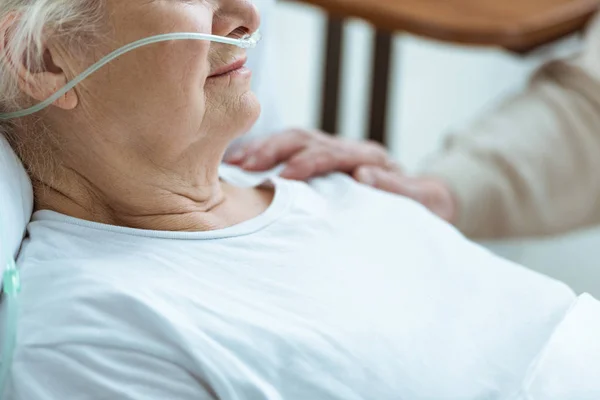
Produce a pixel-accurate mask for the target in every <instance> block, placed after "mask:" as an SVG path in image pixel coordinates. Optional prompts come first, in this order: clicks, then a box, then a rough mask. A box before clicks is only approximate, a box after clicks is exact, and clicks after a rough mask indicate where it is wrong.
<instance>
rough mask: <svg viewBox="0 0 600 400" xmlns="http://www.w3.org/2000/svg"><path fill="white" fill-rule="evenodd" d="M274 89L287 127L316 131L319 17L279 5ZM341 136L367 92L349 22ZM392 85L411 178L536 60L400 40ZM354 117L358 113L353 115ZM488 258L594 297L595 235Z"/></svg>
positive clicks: (360, 129)
mask: <svg viewBox="0 0 600 400" xmlns="http://www.w3.org/2000/svg"><path fill="white" fill-rule="evenodd" d="M276 18H277V24H278V35H279V37H278V41H279V44H278V46H279V49H278V51H279V60H280V61H281V65H280V74H279V77H278V79H279V85H280V87H281V90H282V92H283V93H286V95H287V96H286V106H285V107H284V109H283V113H284V116H283V117H284V119H285V121H286V123H288V124H289V125H297V126H304V127H317V126H318V122H319V121H318V118H319V109H320V98H321V96H320V94H321V92H320V89H321V87H320V84H321V69H322V65H323V60H322V53H323V42H324V37H323V32H324V28H325V17H324V15H323V14H322V13H321V12H320V11H319V10H317V9H315V8H312V7H308V6H305V5H302V4H298V3H280V4H279V6H278V12H277V14H276ZM346 31H347V35H348V36H347V38H348V40H347V41H346V46H345V63H344V64H345V68H346V69H345V70H344V77H343V79H344V84H343V87H344V90H343V97H342V103H343V113H342V116H341V121H340V124H341V125H340V126H341V131H342V132H341V133H342V134H343V135H345V136H347V137H353V138H359V137H362V136H363V135H364V131H365V129H364V128H365V125H366V117H367V115H366V111H367V110H366V109H367V104H368V98H367V96H366V94H367V93H368V91H369V82H370V80H369V79H370V70H369V68H370V67H369V66H370V59H371V58H370V56H371V52H372V49H371V46H370V41H371V38H372V35H373V32H372V30H371V28H370V27H369V26H368V25H367V24H364V23H362V22H360V21H351V22H350V23H349V24H348V26H347V28H346ZM394 48H395V58H394V65H393V68H394V71H395V79H394V82H393V83H392V87H393V90H392V101H391V104H390V108H391V109H393V110H394V111H395V112H393V113H390V115H393V116H394V117H393V118H392V120H391V121H390V124H389V132H388V134H389V137H390V142H391V148H392V152H393V154H394V156H395V157H396V158H397V159H398V160H399V161H400V162H401V163H402V164H403V165H404V166H405V167H406V168H407V169H408V170H413V169H415V168H416V167H417V166H418V165H419V163H421V162H423V160H424V159H425V158H426V156H427V155H428V154H431V153H432V152H434V151H435V150H436V149H437V148H438V146H439V145H440V143H441V139H442V138H443V136H444V135H445V134H448V133H449V132H451V131H452V129H453V128H455V127H457V126H459V125H461V124H465V123H467V122H468V121H469V120H471V119H473V118H474V117H476V115H477V114H479V113H480V112H482V111H484V110H485V109H488V108H490V107H492V106H493V104H494V102H496V101H498V99H500V98H501V97H502V96H505V95H507V94H509V93H511V92H513V91H516V90H519V89H520V88H522V87H523V85H524V83H525V82H526V81H527V78H528V76H529V74H530V73H531V71H532V70H533V69H534V68H535V66H536V65H538V64H539V63H540V62H541V58H540V57H529V58H527V59H523V58H519V57H514V56H512V55H509V54H507V53H504V52H501V51H498V50H491V49H473V48H466V47H457V46H450V45H446V44H441V43H436V42H431V41H426V40H423V39H418V38H415V37H410V36H407V35H403V36H402V37H397V38H396V39H395V43H394ZM361 111H362V112H361ZM488 245H489V247H491V248H492V249H493V250H495V251H497V252H498V253H500V254H502V255H504V256H506V257H508V258H511V259H513V260H515V261H517V262H519V263H522V264H524V265H527V266H529V267H531V268H533V269H536V270H539V271H542V272H544V273H547V274H549V275H551V276H554V277H557V278H559V279H561V280H564V281H565V282H567V283H568V284H570V285H571V286H572V287H573V288H574V289H575V290H577V291H580V292H581V291H588V292H592V293H594V294H595V295H597V296H600V263H596V262H595V260H596V259H600V230H598V231H596V232H591V233H585V234H577V235H575V236H571V237H567V238H559V239H555V240H551V241H537V242H522V243H494V244H488Z"/></svg>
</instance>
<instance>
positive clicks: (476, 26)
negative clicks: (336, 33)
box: [302, 0, 600, 51]
mask: <svg viewBox="0 0 600 400" xmlns="http://www.w3.org/2000/svg"><path fill="white" fill-rule="evenodd" d="M302 1H304V2H307V3H311V4H314V5H317V6H320V7H323V8H324V9H326V10H327V11H329V12H330V13H332V14H338V15H343V16H352V17H359V18H363V19H366V20H368V21H370V22H372V23H373V24H374V25H376V26H377V27H379V28H382V29H386V30H391V31H407V32H410V33H414V34H417V35H422V36H427V37H431V38H434V39H439V40H444V41H451V42H458V43H466V44H478V45H493V46H501V47H504V48H507V49H510V50H514V51H526V50H529V49H532V48H535V47H537V46H539V45H542V44H545V43H548V42H551V41H553V40H555V39H558V38H560V37H562V36H565V35H567V34H570V33H572V32H575V31H577V30H580V29H581V28H582V27H583V26H584V25H585V24H586V22H587V21H588V20H589V18H590V17H591V16H592V15H593V14H594V12H595V11H596V10H597V9H598V8H599V5H600V0H302Z"/></svg>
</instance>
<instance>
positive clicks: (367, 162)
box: [327, 142, 393, 173]
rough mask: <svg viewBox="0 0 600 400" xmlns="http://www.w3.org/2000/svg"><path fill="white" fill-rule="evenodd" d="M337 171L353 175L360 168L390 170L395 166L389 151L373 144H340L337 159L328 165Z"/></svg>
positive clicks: (336, 154)
mask: <svg viewBox="0 0 600 400" xmlns="http://www.w3.org/2000/svg"><path fill="white" fill-rule="evenodd" d="M327 165H328V167H329V168H334V169H335V170H336V171H342V172H346V173H351V172H353V171H354V170H356V168H358V167H359V166H378V167H382V168H388V167H391V166H392V165H393V163H392V162H391V160H390V158H389V155H388V153H387V151H386V150H385V149H384V148H383V147H382V146H380V145H378V144H375V143H372V142H340V145H339V147H338V149H337V150H336V151H335V157H333V158H332V159H331V160H330V163H328V164H327Z"/></svg>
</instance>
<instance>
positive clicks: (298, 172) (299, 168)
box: [281, 149, 331, 181]
mask: <svg viewBox="0 0 600 400" xmlns="http://www.w3.org/2000/svg"><path fill="white" fill-rule="evenodd" d="M327 158H328V156H327V155H326V154H324V152H323V151H322V150H310V149H307V150H304V151H301V152H299V153H297V154H295V155H294V156H293V157H292V158H290V159H289V160H288V162H287V163H286V166H285V169H284V170H283V171H282V172H281V177H282V178H286V179H294V180H299V181H304V180H307V179H310V178H314V177H315V176H317V175H319V169H323V167H322V165H323V164H324V163H325V162H326V159H327ZM319 165H321V168H319ZM328 172H331V170H330V171H328Z"/></svg>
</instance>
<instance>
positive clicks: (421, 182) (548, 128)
mask: <svg viewBox="0 0 600 400" xmlns="http://www.w3.org/2000/svg"><path fill="white" fill-rule="evenodd" d="M382 154H384V153H383V151H382V149H380V148H377V146H375V145H373V144H371V143H367V144H364V143H363V144H361V143H353V142H348V141H343V140H341V139H333V138H329V137H326V136H325V135H324V134H321V133H319V132H312V133H308V132H306V131H302V130H291V131H288V132H285V133H283V134H281V135H275V136H273V137H270V138H267V139H263V140H261V141H257V142H255V143H252V144H250V145H249V146H247V147H246V148H245V149H244V150H242V151H239V152H238V153H237V154H236V155H235V156H234V157H230V162H232V163H234V164H238V165H241V166H243V167H244V168H246V169H249V170H263V169H267V168H270V167H272V166H273V165H275V164H277V163H279V162H284V161H286V162H288V168H287V169H286V171H284V175H286V176H287V177H288V178H296V179H307V178H310V177H312V176H316V175H321V174H324V173H328V172H332V171H343V172H348V173H352V174H354V176H355V177H356V178H357V179H358V180H360V181H362V182H364V183H367V184H370V185H372V186H375V187H378V188H381V189H383V190H387V191H390V192H394V193H398V194H402V195H405V196H408V197H412V198H414V199H415V200H417V201H420V202H421V203H423V204H424V205H426V206H427V207H428V208H430V209H431V210H432V211H433V212H435V213H436V214H438V215H439V216H440V217H442V218H444V219H446V220H448V221H450V222H452V223H453V224H455V225H456V226H457V227H458V228H459V229H460V230H461V231H462V232H463V233H464V234H466V235H467V236H470V237H472V238H477V239H492V238H514V237H525V236H529V237H532V236H547V235H557V234H561V233H566V232H568V231H571V230H576V229H581V228H586V227H591V226H593V225H598V224H600V17H596V19H594V20H593V21H592V22H591V23H590V25H589V28H588V29H587V31H586V33H585V43H584V46H583V50H582V51H581V53H580V54H578V55H576V56H574V57H572V58H569V59H564V60H555V61H552V62H550V63H547V64H546V65H544V66H543V67H541V68H540V69H539V70H538V71H537V72H536V73H535V75H534V76H533V78H532V79H531V81H530V83H529V85H528V86H527V88H526V89H525V90H524V91H523V92H522V93H519V94H518V95H516V96H513V97H511V98H509V99H508V100H506V101H504V102H503V103H502V104H501V105H500V106H499V107H498V108H496V109H494V110H493V111H492V112H491V113H488V114H486V115H484V116H483V117H482V118H480V119H479V120H478V121H477V122H475V123H474V124H472V125H471V126H470V127H469V128H467V129H466V130H464V131H462V132H458V133H457V134H455V135H452V136H451V137H450V138H449V139H448V140H447V142H446V143H445V146H444V148H443V150H442V151H441V152H439V153H438V154H437V155H436V156H435V157H433V158H432V160H431V162H430V164H429V165H428V166H427V167H426V168H425V169H424V170H423V171H422V172H421V174H420V176H416V177H408V176H405V175H404V174H403V173H402V171H401V170H400V169H399V168H397V167H396V166H395V165H394V164H393V163H392V162H391V161H390V160H389V159H386V158H385V156H384V155H382Z"/></svg>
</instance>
